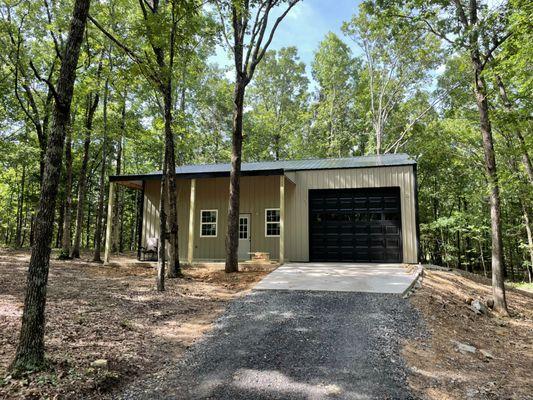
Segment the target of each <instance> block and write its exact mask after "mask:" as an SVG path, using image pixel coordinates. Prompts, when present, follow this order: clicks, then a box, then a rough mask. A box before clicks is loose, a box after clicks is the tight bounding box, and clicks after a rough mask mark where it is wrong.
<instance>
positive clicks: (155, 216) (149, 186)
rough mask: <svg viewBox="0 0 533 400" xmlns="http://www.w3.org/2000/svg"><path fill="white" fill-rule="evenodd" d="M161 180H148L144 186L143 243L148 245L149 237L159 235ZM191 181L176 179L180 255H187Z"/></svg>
mask: <svg viewBox="0 0 533 400" xmlns="http://www.w3.org/2000/svg"><path fill="white" fill-rule="evenodd" d="M160 184H161V182H160V181H146V184H145V188H144V210H143V232H142V245H143V246H146V242H147V239H148V238H149V237H157V238H158V237H159V199H160V192H161V190H160ZM190 190H191V187H190V181H189V180H187V179H177V180H176V191H177V194H178V197H177V201H178V227H179V228H178V229H179V233H178V246H179V249H180V250H179V251H180V257H185V253H186V251H187V234H188V225H189V196H190Z"/></svg>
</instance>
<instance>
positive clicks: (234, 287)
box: [0, 250, 274, 399]
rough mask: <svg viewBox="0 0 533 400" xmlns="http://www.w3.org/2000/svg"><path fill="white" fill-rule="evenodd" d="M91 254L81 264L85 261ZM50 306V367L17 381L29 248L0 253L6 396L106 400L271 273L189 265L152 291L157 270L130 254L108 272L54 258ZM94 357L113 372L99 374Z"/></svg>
mask: <svg viewBox="0 0 533 400" xmlns="http://www.w3.org/2000/svg"><path fill="white" fill-rule="evenodd" d="M84 256H85V257H84ZM52 258H53V259H52V261H51V268H50V278H49V286H48V300H47V307H46V321H47V322H46V323H47V325H46V338H45V343H46V353H47V357H48V359H49V361H50V367H51V368H50V370H49V371H47V372H41V373H37V374H32V375H31V376H28V377H26V378H25V379H19V380H14V379H12V378H10V377H9V376H8V375H6V368H7V366H8V364H9V363H10V361H11V360H12V359H13V356H14V352H15V346H16V343H17V335H18V332H19V329H20V317H21V313H22V305H23V293H24V286H25V279H26V269H27V266H28V262H29V252H28V251H12V250H0V398H2V399H3V398H6V399H15V398H17V399H20V398H23V399H79V398H98V399H100V398H105V397H109V396H110V395H111V393H112V391H113V390H115V389H117V388H119V387H120V386H121V385H125V384H127V383H128V382H129V381H131V380H132V379H133V378H135V377H136V376H139V375H140V374H144V373H150V372H153V371H156V370H157V369H159V368H161V367H163V363H164V362H165V361H164V360H172V359H175V358H176V357H179V355H180V354H181V353H182V352H183V351H184V350H185V349H186V348H187V347H189V346H190V345H191V344H192V343H193V342H194V341H195V340H196V339H198V338H199V337H200V336H201V335H202V334H203V333H204V332H205V331H206V330H208V329H210V327H211V324H212V322H213V321H214V320H215V319H216V318H217V317H218V316H219V315H220V314H221V313H222V311H223V310H224V308H225V307H226V305H227V303H228V301H229V300H231V299H233V298H235V297H236V296H239V295H242V294H243V293H244V292H246V291H247V290H249V289H250V288H251V287H252V286H253V285H254V284H255V283H256V282H257V281H259V280H260V279H261V278H262V277H263V276H264V275H265V274H266V273H267V272H268V271H270V270H272V269H273V268H274V266H270V265H269V266H266V267H263V268H254V267H251V268H248V270H247V271H245V272H239V273H236V274H226V273H224V271H223V266H222V265H203V266H194V267H186V268H185V269H184V275H185V277H184V278H180V279H168V280H167V282H166V286H167V287H166V291H165V292H163V293H159V292H157V291H155V290H154V286H155V271H154V264H152V263H139V262H136V261H135V260H134V259H133V257H121V258H118V259H115V262H113V264H112V265H111V266H106V267H104V266H102V265H101V264H94V263H91V262H89V261H88V260H89V259H90V255H89V254H87V255H82V259H81V260H76V261H56V260H55V257H52ZM97 359H105V360H108V368H93V367H91V363H92V362H93V361H95V360H97Z"/></svg>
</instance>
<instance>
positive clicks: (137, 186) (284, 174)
mask: <svg viewBox="0 0 533 400" xmlns="http://www.w3.org/2000/svg"><path fill="white" fill-rule="evenodd" d="M229 176H230V173H229V172H228V171H213V172H197V173H176V178H179V179H186V180H189V181H190V199H189V221H188V225H189V226H188V228H189V229H188V233H189V235H188V238H187V239H188V240H187V257H186V259H187V261H188V262H189V263H192V262H193V260H194V248H195V243H194V240H195V239H194V234H193V232H194V229H195V226H194V225H195V221H194V215H195V208H196V181H197V180H201V179H206V178H224V177H227V178H229ZM240 176H241V177H250V176H257V177H261V176H279V199H280V201H279V210H280V235H279V263H280V264H283V263H284V261H285V198H286V184H287V183H288V184H292V185H296V174H295V173H294V172H292V171H285V170H283V169H273V170H258V171H241V174H240ZM161 178H162V174H161V173H152V174H138V175H112V176H110V177H109V202H108V210H107V224H106V242H105V252H104V263H109V260H110V256H111V241H112V234H113V226H112V221H113V210H114V209H115V191H116V186H117V185H120V186H124V187H127V188H129V189H133V190H140V191H142V192H143V193H142V195H141V199H142V200H141V210H142V208H143V204H142V202H143V198H144V190H145V185H146V182H147V181H159V180H161ZM142 219H143V215H142V211H141V221H140V224H141V226H142V223H143V222H142ZM138 231H139V237H138V258H139V259H140V248H141V243H142V229H139V230H138Z"/></svg>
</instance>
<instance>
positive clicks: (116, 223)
mask: <svg viewBox="0 0 533 400" xmlns="http://www.w3.org/2000/svg"><path fill="white" fill-rule="evenodd" d="M125 130H126V93H124V99H123V102H122V110H121V119H120V137H119V138H118V142H117V158H116V163H117V165H116V169H115V173H116V174H117V175H120V174H121V173H122V136H123V135H124V131H125ZM121 192H122V191H121V187H120V185H117V187H116V190H115V209H114V210H113V235H112V238H113V239H112V240H113V242H112V246H111V251H112V252H113V253H116V252H118V251H119V239H120V237H119V236H120V215H121V208H122V204H120V203H121V201H120V199H121V196H120V194H121Z"/></svg>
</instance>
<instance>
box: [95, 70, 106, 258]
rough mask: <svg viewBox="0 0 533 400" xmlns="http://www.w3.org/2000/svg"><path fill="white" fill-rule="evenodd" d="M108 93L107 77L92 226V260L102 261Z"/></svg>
mask: <svg viewBox="0 0 533 400" xmlns="http://www.w3.org/2000/svg"><path fill="white" fill-rule="evenodd" d="M108 95H109V78H108V79H107V80H106V82H105V87H104V104H103V106H104V110H103V113H104V115H103V124H104V127H103V128H104V129H103V138H102V165H101V166H100V178H99V181H98V186H99V187H100V190H99V192H98V208H97V210H96V226H95V228H94V255H93V261H94V262H99V263H101V262H102V258H101V254H100V253H101V252H102V219H103V215H104V197H105V192H106V185H105V171H106V166H107V98H108Z"/></svg>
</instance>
